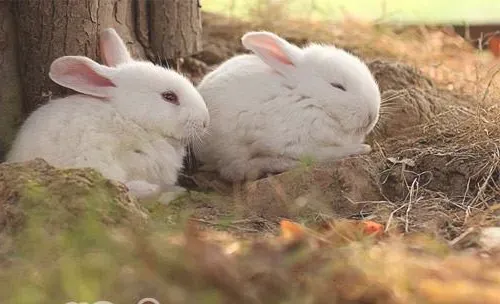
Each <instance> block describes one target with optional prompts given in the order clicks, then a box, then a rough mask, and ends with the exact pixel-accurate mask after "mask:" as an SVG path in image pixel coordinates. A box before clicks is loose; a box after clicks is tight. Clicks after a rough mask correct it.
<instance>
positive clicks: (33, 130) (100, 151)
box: [7, 28, 209, 198]
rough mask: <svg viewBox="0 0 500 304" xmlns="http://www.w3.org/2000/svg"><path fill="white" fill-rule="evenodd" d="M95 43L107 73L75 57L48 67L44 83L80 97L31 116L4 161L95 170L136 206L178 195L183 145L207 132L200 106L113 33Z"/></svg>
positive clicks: (176, 77)
mask: <svg viewBox="0 0 500 304" xmlns="http://www.w3.org/2000/svg"><path fill="white" fill-rule="evenodd" d="M100 43H101V44H100V45H101V52H102V55H103V57H104V62H105V63H106V64H107V65H108V66H105V65H100V64H98V63H96V62H94V61H93V60H91V59H89V58H87V57H82V56H65V57H61V58H58V59H56V60H54V62H53V63H52V65H51V66H50V72H49V76H50V78H51V79H52V80H53V81H54V82H56V83H58V84H59V85H62V86H64V87H67V88H70V89H73V90H75V91H77V92H79V93H82V94H76V95H71V96H68V97H65V98H60V99H54V100H51V101H50V102H48V103H47V104H46V105H43V106H41V107H40V108H38V109H37V110H36V111H34V112H33V113H32V114H31V115H30V116H29V117H28V119H27V120H26V121H25V122H24V124H23V126H22V127H21V129H20V130H19V132H18V135H17V138H16V139H15V141H14V143H13V146H12V149H11V151H10V152H9V154H8V156H7V161H8V162H20V161H27V160H31V159H34V158H43V159H45V160H46V161H47V162H48V163H50V164H52V165H54V166H56V167H73V168H81V167H91V168H95V169H97V170H98V171H100V172H101V173H102V174H103V175H104V176H105V177H107V178H110V179H114V180H117V181H120V182H123V183H125V184H126V185H127V186H128V187H129V189H130V191H131V192H132V193H133V194H135V195H136V196H138V197H139V198H143V197H147V196H149V195H153V194H155V193H158V190H161V189H164V190H168V189H169V188H174V189H175V188H178V187H177V186H175V183H176V181H177V177H178V172H179V170H180V169H181V167H182V161H183V157H184V155H185V153H186V152H185V147H186V144H187V143H188V142H190V140H191V139H193V138H197V137H199V136H201V135H202V133H203V132H205V131H206V129H207V126H208V124H209V114H208V110H207V108H206V105H205V102H204V101H203V98H202V97H201V95H200V94H199V93H198V91H197V90H196V88H195V87H194V86H193V84H192V83H191V82H190V81H189V80H188V79H187V78H185V77H184V76H182V75H180V74H178V73H176V72H175V71H172V70H169V69H166V68H164V67H161V66H158V65H154V64H153V63H151V62H147V61H135V60H133V59H132V58H131V56H130V54H129V52H128V50H127V48H126V46H125V44H124V43H123V41H122V40H121V38H120V37H119V36H118V34H117V33H116V31H115V30H114V29H112V28H108V29H105V30H104V31H103V32H102V33H101V36H100Z"/></svg>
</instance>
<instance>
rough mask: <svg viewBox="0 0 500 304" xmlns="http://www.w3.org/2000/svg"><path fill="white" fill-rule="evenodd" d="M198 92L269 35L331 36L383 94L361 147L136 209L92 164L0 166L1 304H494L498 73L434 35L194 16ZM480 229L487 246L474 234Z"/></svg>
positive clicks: (201, 181)
mask: <svg viewBox="0 0 500 304" xmlns="http://www.w3.org/2000/svg"><path fill="white" fill-rule="evenodd" d="M203 19H204V20H203V27H204V51H203V52H202V53H201V54H198V55H196V56H194V57H193V58H187V59H186V60H185V61H184V62H183V64H182V65H181V69H182V71H183V72H184V73H186V74H188V75H189V76H191V77H192V79H193V80H194V81H195V82H196V81H199V79H200V77H202V76H203V74H204V73H206V72H207V71H209V70H210V69H211V68H214V67H215V66H217V64H220V63H221V62H222V61H223V60H225V59H227V58H229V57H230V56H232V55H234V54H236V53H240V52H243V51H244V50H243V49H242V47H241V45H240V42H239V38H240V36H241V34H242V33H243V32H245V31H248V30H250V29H271V30H273V31H275V32H277V33H279V34H281V35H283V36H284V37H285V38H286V39H288V40H290V41H292V42H294V43H297V44H300V45H303V44H305V43H307V42H309V41H320V42H330V43H332V42H333V43H335V44H337V45H338V46H340V47H344V48H346V49H348V50H350V51H352V52H353V53H355V54H357V55H359V56H360V57H362V58H363V59H364V60H365V61H366V62H367V63H368V65H369V67H370V69H371V70H372V72H373V73H374V75H375V77H376V78H377V81H378V82H379V84H380V87H381V91H382V95H383V100H384V102H383V106H382V111H381V118H380V122H379V123H378V125H377V127H376V130H375V131H374V132H373V134H371V135H370V136H369V138H368V143H369V144H370V145H372V147H373V152H372V153H370V154H368V155H363V156H358V157H352V158H348V159H344V160H341V161H337V162H333V163H330V164H304V165H303V166H302V167H299V168H297V169H295V170H291V171H289V172H286V173H283V174H280V175H275V176H271V177H267V178H264V179H261V180H258V181H256V182H252V183H249V184H245V185H229V184H227V183H225V182H224V181H222V180H220V179H219V178H217V176H214V175H207V174H200V173H197V172H196V171H195V167H194V166H189V170H186V172H185V174H184V176H183V177H182V178H181V183H182V184H183V185H184V186H186V187H188V188H189V189H190V192H189V193H188V194H187V195H185V196H183V197H180V198H179V199H177V200H175V201H172V202H170V203H169V204H168V205H165V204H161V203H158V202H137V201H136V200H135V199H134V198H132V197H130V196H129V195H128V194H127V192H126V189H125V188H124V187H123V185H120V184H116V183H113V182H110V181H108V180H106V179H104V178H103V177H102V176H101V175H100V174H99V173H98V172H95V171H93V170H57V169H55V168H52V167H50V166H49V165H48V164H46V163H45V162H44V161H43V160H37V161H34V162H30V163H27V164H22V165H14V166H13V165H6V164H2V165H0V198H1V204H2V205H1V207H2V208H0V227H2V230H1V233H0V239H1V240H2V242H1V243H0V245H1V246H0V263H1V265H2V269H3V270H2V272H1V273H0V277H1V279H0V282H2V283H0V302H2V303H66V302H69V301H77V302H78V301H86V302H90V303H92V301H97V300H105V299H107V300H110V301H112V302H114V303H137V302H138V300H139V299H141V298H144V297H153V298H156V299H158V300H159V301H160V302H161V303H201V302H202V303H278V302H279V303H401V304H407V303H497V301H498V300H497V299H498V298H499V297H500V294H499V291H498V290H500V288H499V286H500V279H499V278H500V255H499V254H498V251H497V250H496V248H494V246H493V245H494V242H495V240H496V239H498V238H495V231H496V230H494V229H493V230H487V228H491V227H496V226H499V218H498V211H497V210H498V205H497V202H498V199H499V197H500V191H499V189H498V185H497V184H498V179H499V177H500V176H499V163H500V155H499V151H498V143H499V138H500V128H499V127H498V126H497V125H498V123H497V122H498V121H499V119H500V117H499V114H500V109H499V108H498V105H497V103H498V101H499V100H500V77H495V76H496V73H498V71H499V70H500V68H499V65H498V61H495V60H494V59H493V58H492V56H491V54H478V53H477V51H476V50H474V49H473V48H472V47H471V46H470V45H468V44H467V43H465V42H464V41H463V40H462V39H461V38H460V37H457V36H456V35H452V34H451V33H449V31H447V29H441V28H430V27H405V28H397V27H388V26H386V25H373V24H371V25H367V24H360V23H357V22H354V21H352V20H346V21H345V22H344V23H342V24H336V25H328V24H324V23H319V22H316V23H307V22H306V21H287V22H277V21H276V20H277V19H276V18H275V19H271V20H270V19H268V18H267V19H266V18H263V19H256V20H255V22H253V23H246V22H242V21H238V20H231V19H227V18H224V17H222V16H219V15H213V14H208V13H206V14H204V18H203ZM485 231H490V232H491V233H490V235H493V237H492V238H490V239H487V238H486V234H485Z"/></svg>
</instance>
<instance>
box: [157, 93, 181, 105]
mask: <svg viewBox="0 0 500 304" xmlns="http://www.w3.org/2000/svg"><path fill="white" fill-rule="evenodd" d="M161 97H163V99H164V100H165V101H167V102H170V103H172V104H175V105H179V98H178V97H177V94H175V93H174V92H172V91H166V92H163V93H161Z"/></svg>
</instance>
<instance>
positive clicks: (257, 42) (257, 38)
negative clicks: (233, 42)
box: [241, 32, 303, 72]
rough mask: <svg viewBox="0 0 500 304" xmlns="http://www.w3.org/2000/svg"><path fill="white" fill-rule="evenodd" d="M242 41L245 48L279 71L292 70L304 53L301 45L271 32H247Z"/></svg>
mask: <svg viewBox="0 0 500 304" xmlns="http://www.w3.org/2000/svg"><path fill="white" fill-rule="evenodd" d="M241 42H242V43H243V46H244V47H245V48H247V49H249V50H251V51H252V52H254V53H255V54H256V55H257V56H259V58H260V59H262V60H263V61H264V62H265V63H267V64H268V65H269V66H270V67H272V68H274V69H275V70H277V71H279V72H288V71H290V68H294V67H295V66H296V64H297V62H298V61H299V59H300V58H301V57H302V54H303V53H302V50H301V49H300V48H299V47H297V46H295V45H293V44H291V43H289V42H287V41H286V40H284V39H283V38H281V37H279V36H277V35H275V34H273V33H270V32H249V33H246V34H245V35H243V37H242V38H241Z"/></svg>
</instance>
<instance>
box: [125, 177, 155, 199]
mask: <svg viewBox="0 0 500 304" xmlns="http://www.w3.org/2000/svg"><path fill="white" fill-rule="evenodd" d="M125 185H126V186H127V188H128V189H129V192H130V193H131V194H132V195H133V196H135V197H136V198H138V199H146V198H151V197H153V196H155V195H158V194H159V193H160V186H158V185H155V184H150V183H148V182H147V181H143V180H134V181H129V182H127V183H125Z"/></svg>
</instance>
